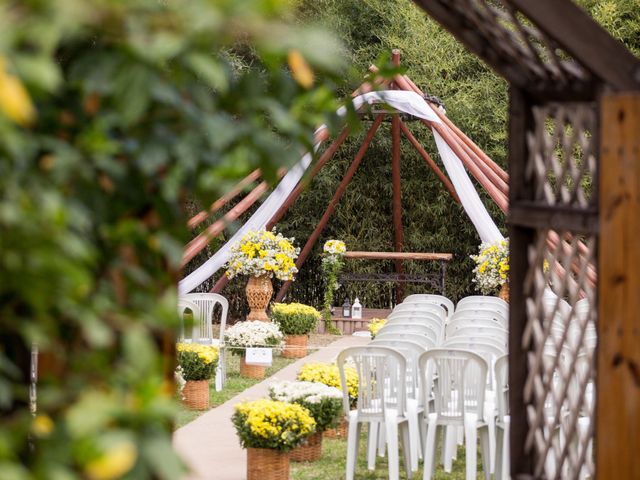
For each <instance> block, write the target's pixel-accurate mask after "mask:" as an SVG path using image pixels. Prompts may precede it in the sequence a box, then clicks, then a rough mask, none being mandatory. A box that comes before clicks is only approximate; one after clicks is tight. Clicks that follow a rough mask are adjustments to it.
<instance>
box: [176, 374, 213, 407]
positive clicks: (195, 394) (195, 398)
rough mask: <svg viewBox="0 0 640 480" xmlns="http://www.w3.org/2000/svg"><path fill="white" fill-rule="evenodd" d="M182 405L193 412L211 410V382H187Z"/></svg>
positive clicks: (183, 391)
mask: <svg viewBox="0 0 640 480" xmlns="http://www.w3.org/2000/svg"><path fill="white" fill-rule="evenodd" d="M182 403H183V404H184V405H185V406H186V407H188V408H190V409H192V410H206V409H207V408H209V380H187V383H185V385H184V388H183V389H182Z"/></svg>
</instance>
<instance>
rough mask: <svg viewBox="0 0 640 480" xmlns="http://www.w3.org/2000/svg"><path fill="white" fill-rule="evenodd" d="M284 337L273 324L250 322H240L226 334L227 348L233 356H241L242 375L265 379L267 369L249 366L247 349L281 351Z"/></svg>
mask: <svg viewBox="0 0 640 480" xmlns="http://www.w3.org/2000/svg"><path fill="white" fill-rule="evenodd" d="M282 340H283V335H282V332H281V331H280V329H279V328H278V326H277V325H275V324H273V323H267V322H261V321H250V322H238V323H236V324H235V325H234V326H232V327H231V328H229V329H227V330H226V331H225V333H224V342H225V346H226V348H227V349H228V350H229V351H230V352H231V353H232V354H233V355H240V375H242V376H244V377H249V378H262V377H264V370H265V367H262V366H256V365H247V364H246V362H245V351H246V349H247V348H255V347H266V348H273V349H279V348H280V347H281V346H282Z"/></svg>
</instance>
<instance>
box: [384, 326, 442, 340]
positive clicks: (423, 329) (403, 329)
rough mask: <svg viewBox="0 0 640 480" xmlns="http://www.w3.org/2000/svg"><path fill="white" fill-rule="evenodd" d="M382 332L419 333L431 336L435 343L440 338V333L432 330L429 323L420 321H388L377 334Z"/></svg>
mask: <svg viewBox="0 0 640 480" xmlns="http://www.w3.org/2000/svg"><path fill="white" fill-rule="evenodd" d="M382 333H419V334H421V335H426V336H427V337H429V338H431V339H432V340H433V342H434V344H435V345H437V344H438V343H440V342H441V339H442V333H441V332H438V331H436V330H434V329H433V328H431V327H430V326H429V325H424V324H422V323H412V322H409V321H406V322H397V323H388V324H387V325H385V326H384V327H382V328H381V329H380V330H378V335H380V334H382Z"/></svg>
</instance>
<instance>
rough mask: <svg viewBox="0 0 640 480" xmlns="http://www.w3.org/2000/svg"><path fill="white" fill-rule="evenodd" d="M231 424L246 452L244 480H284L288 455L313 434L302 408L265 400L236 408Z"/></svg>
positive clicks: (286, 474)
mask: <svg viewBox="0 0 640 480" xmlns="http://www.w3.org/2000/svg"><path fill="white" fill-rule="evenodd" d="M231 421H232V422H233V425H234V426H235V428H236V432H237V434H238V437H239V438H240V445H241V446H242V448H246V449H247V480H288V479H289V453H288V452H289V451H290V450H292V449H293V448H295V447H297V446H298V445H300V444H301V443H302V442H303V441H304V440H305V439H306V438H308V437H309V436H310V435H312V434H313V433H314V432H315V430H316V422H315V420H314V419H313V417H312V416H311V414H310V413H309V411H308V410H307V409H306V408H304V407H303V406H301V405H298V404H295V403H285V402H278V401H275V400H267V399H262V400H255V401H253V402H244V403H239V404H237V405H236V406H235V411H234V413H233V416H232V417H231Z"/></svg>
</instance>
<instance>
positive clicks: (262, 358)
mask: <svg viewBox="0 0 640 480" xmlns="http://www.w3.org/2000/svg"><path fill="white" fill-rule="evenodd" d="M244 361H245V363H246V364H247V365H259V366H261V367H270V366H271V364H272V363H273V350H272V349H271V348H247V351H246V355H245V360H244Z"/></svg>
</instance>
